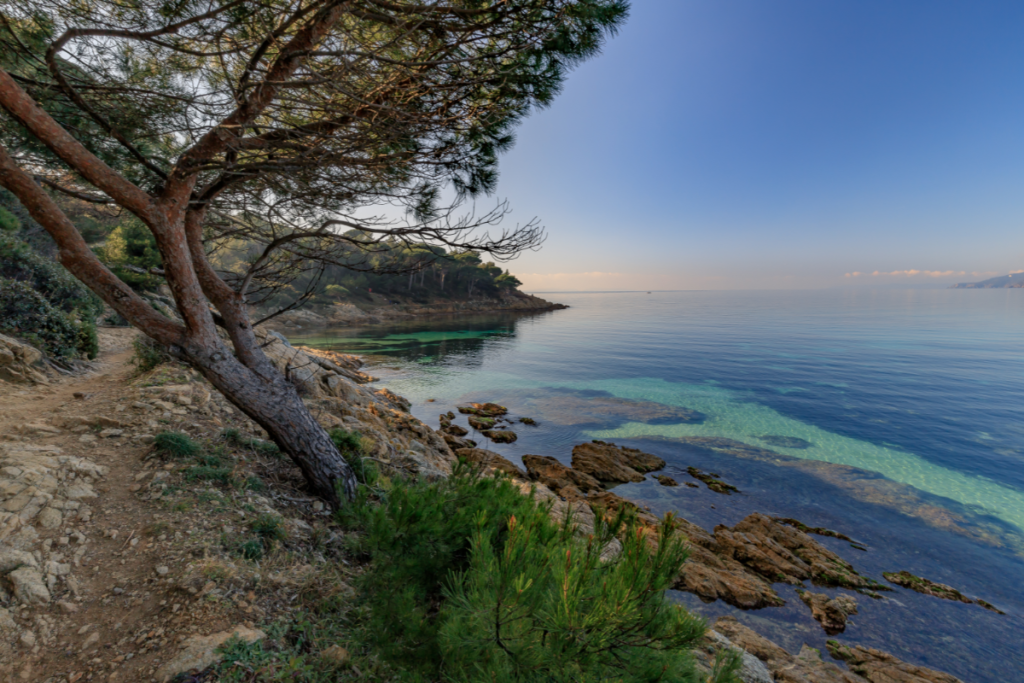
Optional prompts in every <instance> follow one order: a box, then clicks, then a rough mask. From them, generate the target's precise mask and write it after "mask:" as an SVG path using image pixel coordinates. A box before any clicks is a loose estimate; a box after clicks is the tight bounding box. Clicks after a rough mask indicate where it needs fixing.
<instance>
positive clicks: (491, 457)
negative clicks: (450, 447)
mask: <svg viewBox="0 0 1024 683" xmlns="http://www.w3.org/2000/svg"><path fill="white" fill-rule="evenodd" d="M455 455H456V456H458V457H460V458H462V459H463V460H465V461H466V462H471V463H473V464H476V465H480V466H481V467H482V468H483V470H484V472H488V473H491V472H494V471H498V472H504V473H505V474H510V475H512V476H513V477H518V478H519V479H526V472H523V471H522V470H521V469H519V468H518V467H516V466H515V465H514V464H512V462H511V461H509V460H508V459H507V458H504V457H502V456H501V455H499V454H497V453H495V452H494V451H488V450H486V449H483V448H460V449H459V450H457V451H455Z"/></svg>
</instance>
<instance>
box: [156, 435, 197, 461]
mask: <svg viewBox="0 0 1024 683" xmlns="http://www.w3.org/2000/svg"><path fill="white" fill-rule="evenodd" d="M153 445H154V446H156V448H157V450H159V451H162V452H163V453H166V454H167V455H169V456H171V457H173V458H191V457H194V456H195V455H197V454H198V453H199V444H197V443H196V442H195V441H193V440H192V437H190V436H189V435H188V434H183V433H181V432H160V433H159V434H157V435H156V436H155V437H154V438H153Z"/></svg>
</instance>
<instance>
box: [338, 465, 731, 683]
mask: <svg viewBox="0 0 1024 683" xmlns="http://www.w3.org/2000/svg"><path fill="white" fill-rule="evenodd" d="M350 507H351V510H350V511H349V512H347V513H345V517H346V519H345V521H347V522H349V523H352V522H355V523H356V524H357V525H358V526H359V527H360V528H361V529H362V530H363V532H364V533H363V536H362V538H361V540H360V541H359V542H358V545H357V546H356V548H355V549H356V550H358V551H360V552H362V553H364V555H365V556H366V557H368V558H369V560H370V566H369V569H368V570H367V571H366V572H365V573H364V574H363V575H362V576H361V578H360V579H359V584H358V586H359V589H360V596H361V597H360V599H361V601H362V602H363V604H364V606H365V608H366V617H365V618H364V620H363V623H362V624H361V625H360V629H359V631H358V634H357V638H358V640H359V641H360V642H361V644H362V645H363V647H365V648H367V649H368V650H369V652H371V653H372V654H373V655H374V656H376V657H379V658H381V659H382V660H384V661H387V662H391V663H392V664H394V665H395V667H396V668H397V669H400V670H401V673H402V678H403V679H404V680H445V681H465V682H469V681H480V680H489V681H523V682H525V681H559V682H561V681H565V682H566V683H568V681H609V682H610V681H621V682H623V683H626V682H630V683H633V682H636V683H639V682H641V681H680V682H687V683H689V682H693V683H696V682H697V681H699V680H701V678H700V677H699V676H698V674H697V673H696V671H695V670H694V668H693V665H692V659H691V656H690V653H689V650H690V648H692V647H694V646H695V645H696V644H697V643H698V641H699V639H700V638H701V636H702V635H703V633H704V628H705V626H704V622H703V621H702V620H701V619H699V618H698V617H696V616H694V615H692V614H690V613H689V612H687V611H686V610H684V609H683V608H681V607H679V606H676V605H674V604H672V603H671V602H669V601H667V600H666V599H665V597H664V592H665V590H666V589H668V588H669V587H670V586H671V585H672V583H673V581H674V580H675V578H676V576H677V574H678V570H679V566H680V565H681V564H682V562H683V561H684V560H685V557H686V550H685V547H684V545H683V541H682V539H680V538H677V537H675V536H673V535H672V534H671V532H670V531H668V530H670V529H672V528H673V525H671V524H665V525H663V528H664V529H665V530H666V531H663V532H662V535H661V538H660V543H659V546H658V550H657V551H652V550H651V549H650V546H649V545H648V544H647V541H646V538H645V537H644V536H643V534H641V533H640V532H639V530H638V529H637V528H636V527H635V526H634V524H633V522H632V520H630V519H628V518H627V517H626V516H625V513H623V514H622V515H620V517H619V518H618V519H617V520H616V521H615V522H614V523H611V524H603V523H602V522H601V521H600V520H598V522H597V525H596V529H595V534H594V535H593V536H592V537H591V538H589V539H587V540H581V539H577V538H574V537H573V535H572V533H571V531H570V528H569V525H568V524H563V525H557V524H554V523H553V522H552V521H551V520H550V519H549V517H548V512H547V509H546V508H545V507H543V506H538V505H537V504H536V503H535V502H534V501H533V500H532V499H531V498H529V497H527V496H524V495H522V494H521V493H520V492H519V491H518V489H516V488H515V487H514V486H512V485H511V484H510V483H509V482H507V481H505V480H498V479H492V478H482V477H478V476H477V475H475V474H474V473H471V472H469V471H468V470H467V468H466V467H465V466H464V465H460V466H459V467H458V468H457V469H456V472H455V474H454V475H453V476H452V477H451V478H449V479H448V480H445V481H441V482H437V483H432V484H405V483H398V484H395V486H394V487H393V488H392V490H391V491H390V492H389V493H388V495H387V496H386V498H385V499H384V500H382V501H381V502H380V504H379V505H375V504H372V503H371V502H370V501H369V498H368V495H367V490H366V489H365V488H363V489H361V492H360V495H359V496H358V498H357V501H356V502H355V503H354V504H353V505H352V506H350ZM620 532H621V533H620ZM616 535H621V537H622V538H623V539H624V542H623V550H622V553H621V554H620V555H619V556H618V557H617V558H616V559H614V560H611V561H608V562H602V560H601V551H602V550H603V549H604V547H605V546H606V544H607V543H608V542H610V541H611V540H612V538H613V537H615V536H616ZM737 666H738V663H737V661H736V658H732V659H731V661H729V662H727V663H726V665H725V666H723V667H721V669H720V670H719V671H718V672H717V673H716V674H715V675H714V676H713V678H712V680H713V681H716V682H717V683H723V682H725V681H734V680H735V677H734V672H735V670H736V668H737Z"/></svg>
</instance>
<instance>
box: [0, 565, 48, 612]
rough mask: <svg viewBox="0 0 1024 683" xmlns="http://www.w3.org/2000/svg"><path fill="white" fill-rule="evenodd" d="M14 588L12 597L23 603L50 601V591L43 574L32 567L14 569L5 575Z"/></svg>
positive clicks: (31, 603)
mask: <svg viewBox="0 0 1024 683" xmlns="http://www.w3.org/2000/svg"><path fill="white" fill-rule="evenodd" d="M7 580H8V581H10V582H11V587H12V588H13V589H14V597H15V598H17V599H18V602H20V603H21V604H23V605H45V604H47V603H48V602H50V591H49V589H48V588H47V587H46V584H45V583H44V582H43V575H42V574H41V573H40V572H39V570H38V569H35V568H33V567H22V568H20V569H15V570H14V571H13V572H11V573H10V574H8V575H7Z"/></svg>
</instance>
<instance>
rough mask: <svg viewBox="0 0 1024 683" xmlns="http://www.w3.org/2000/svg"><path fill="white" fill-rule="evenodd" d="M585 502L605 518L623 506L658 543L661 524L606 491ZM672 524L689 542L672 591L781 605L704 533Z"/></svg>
mask: <svg viewBox="0 0 1024 683" xmlns="http://www.w3.org/2000/svg"><path fill="white" fill-rule="evenodd" d="M587 502H588V503H589V504H590V505H591V506H592V507H593V508H594V510H595V511H597V510H601V511H603V513H604V515H605V516H606V518H611V517H613V516H614V515H615V514H617V513H618V511H619V510H620V509H622V508H623V507H626V508H627V509H629V510H631V511H632V512H633V513H634V514H636V516H637V519H638V521H639V522H640V524H641V525H642V527H643V528H644V529H645V531H646V533H647V540H648V543H651V544H656V543H657V542H658V525H659V524H660V523H661V521H660V520H659V519H658V518H657V517H655V516H654V515H652V514H650V513H647V512H643V511H642V510H640V509H639V508H638V507H637V506H636V505H635V504H634V503H632V502H630V501H628V500H626V499H624V498H622V497H620V496H617V495H615V494H614V493H610V492H607V491H602V492H600V493H591V494H590V495H589V496H587ZM673 523H674V524H675V526H676V529H677V531H678V532H679V533H682V534H683V535H684V536H685V537H686V539H687V540H688V541H689V542H690V556H689V558H687V560H686V562H684V563H683V566H682V567H680V569H679V578H678V579H677V580H676V584H675V586H674V588H676V589H678V590H684V591H687V592H689V593H693V594H695V595H696V596H697V597H699V598H700V599H701V600H703V601H705V602H714V601H715V600H722V601H724V602H727V603H729V604H730V605H735V606H736V607H741V608H743V609H757V608H760V607H769V606H779V605H783V604H785V602H784V601H783V600H782V598H780V597H779V595H778V593H776V592H775V590H774V589H773V588H772V587H771V584H770V583H769V582H768V581H766V580H765V579H764V578H762V577H761V576H759V575H758V574H756V573H755V572H753V571H751V570H750V569H748V568H747V567H745V566H743V565H742V564H740V563H739V562H737V561H736V560H734V559H732V558H731V557H729V556H728V555H726V554H724V553H723V552H722V549H721V548H719V546H718V543H717V541H716V540H715V538H714V537H713V536H712V535H711V534H709V533H708V532H707V531H705V530H704V529H702V528H701V527H699V526H697V525H696V524H692V523H690V522H689V521H687V520H685V519H683V518H681V517H676V518H674V519H673Z"/></svg>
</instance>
